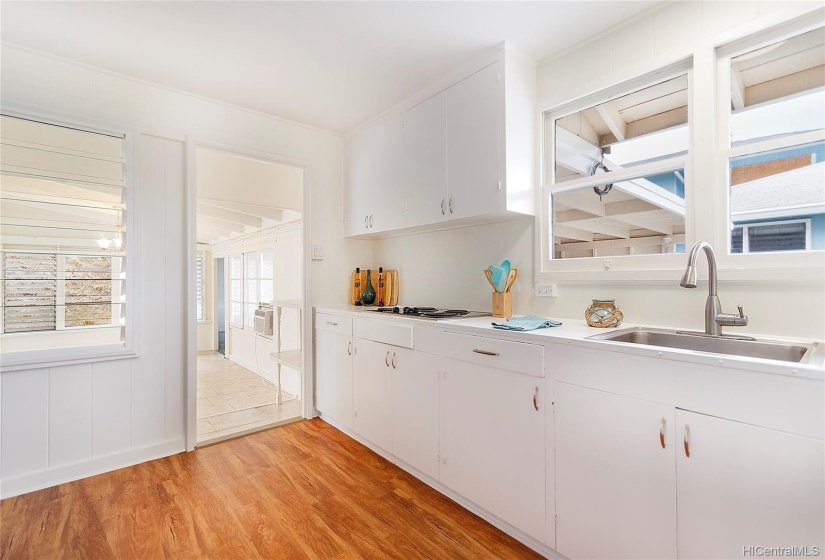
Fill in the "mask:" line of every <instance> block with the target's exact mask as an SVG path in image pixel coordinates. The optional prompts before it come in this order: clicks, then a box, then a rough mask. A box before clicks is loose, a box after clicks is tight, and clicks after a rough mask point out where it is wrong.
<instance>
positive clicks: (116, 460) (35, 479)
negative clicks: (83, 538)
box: [0, 438, 186, 498]
mask: <svg viewBox="0 0 825 560" xmlns="http://www.w3.org/2000/svg"><path fill="white" fill-rule="evenodd" d="M182 451H186V441H185V440H184V438H178V439H173V440H169V441H165V442H163V443H157V444H154V445H148V446H146V447H139V448H137V449H129V450H128V451H122V452H120V453H113V454H111V455H105V456H103V457H95V458H93V459H89V460H87V461H82V462H79V463H72V464H70V465H62V466H59V467H55V468H52V469H46V470H43V471H37V472H34V473H29V474H24V475H20V476H16V477H13V478H9V479H4V480H2V481H0V498H11V497H13V496H19V495H20V494H27V493H29V492H34V491H35V490H42V489H44V488H50V487H52V486H56V485H58V484H63V483H65V482H72V481H74V480H80V479H81V478H86V477H89V476H94V475H96V474H102V473H106V472H110V471H115V470H118V469H122V468H124V467H131V466H132V465H137V464H138V463H144V462H146V461H151V460H153V459H160V458H161V457H168V456H169V455H174V454H176V453H180V452H182Z"/></svg>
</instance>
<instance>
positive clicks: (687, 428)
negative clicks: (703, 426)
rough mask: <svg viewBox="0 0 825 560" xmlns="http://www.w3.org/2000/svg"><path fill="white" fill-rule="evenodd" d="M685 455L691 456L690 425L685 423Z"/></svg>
mask: <svg viewBox="0 0 825 560" xmlns="http://www.w3.org/2000/svg"><path fill="white" fill-rule="evenodd" d="M685 457H690V426H688V425H687V424H685Z"/></svg>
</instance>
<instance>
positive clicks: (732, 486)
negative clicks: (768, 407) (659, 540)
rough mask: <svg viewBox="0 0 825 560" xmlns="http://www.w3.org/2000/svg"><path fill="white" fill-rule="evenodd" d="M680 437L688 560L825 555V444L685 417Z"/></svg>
mask: <svg viewBox="0 0 825 560" xmlns="http://www.w3.org/2000/svg"><path fill="white" fill-rule="evenodd" d="M676 430H677V433H678V437H679V442H678V443H679V445H678V449H677V451H676V458H677V459H676V470H677V496H678V504H679V506H678V511H679V515H678V518H679V558H680V559H681V558H741V557H747V556H750V557H756V556H757V555H758V553H757V551H756V547H782V548H786V547H787V548H790V547H800V548H801V547H808V551H807V552H808V554H804V553H797V554H796V555H797V556H800V555H810V554H811V551H812V550H813V548H814V547H819V551H820V552H819V554H822V553H823V551H825V489H824V488H823V486H824V485H825V481H823V478H825V460H824V459H823V457H825V443H823V442H822V441H819V440H816V439H811V438H806V437H801V436H797V435H793V434H788V433H785V432H779V431H775V430H769V429H766V428H761V427H758V426H751V425H748V424H742V423H739V422H733V421H730V420H723V419H720V418H715V417H712V416H705V415H703V414H696V413H693V412H687V411H683V410H677V411H676ZM688 452H689V454H690V455H689V456H688ZM748 547H754V548H752V549H749V548H748Z"/></svg>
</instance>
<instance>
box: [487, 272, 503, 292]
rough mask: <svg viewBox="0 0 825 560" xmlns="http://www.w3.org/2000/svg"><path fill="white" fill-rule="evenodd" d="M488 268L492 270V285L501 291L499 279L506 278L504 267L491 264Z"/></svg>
mask: <svg viewBox="0 0 825 560" xmlns="http://www.w3.org/2000/svg"><path fill="white" fill-rule="evenodd" d="M490 270H492V271H493V286H495V287H496V291H497V292H500V291H501V287H500V286H501V281H502V280H503V279H506V278H507V275H506V274H504V269H502V268H501V267H500V266H491V267H490Z"/></svg>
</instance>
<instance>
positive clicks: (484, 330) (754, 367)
mask: <svg viewBox="0 0 825 560" xmlns="http://www.w3.org/2000/svg"><path fill="white" fill-rule="evenodd" d="M374 309H375V308H374V307H363V306H354V305H333V306H320V307H317V308H316V311H320V312H325V313H333V314H341V315H349V316H352V317H362V318H368V319H370V320H374V321H404V322H411V323H412V324H414V325H415V326H416V327H428V328H437V329H441V330H445V331H452V332H464V333H467V334H476V335H485V336H488V335H493V336H495V337H496V338H503V339H510V340H519V341H523V342H534V343H556V344H561V343H567V344H575V345H576V346H588V347H593V348H598V349H600V350H609V351H614V352H621V353H629V354H636V355H642V356H649V357H654V358H660V359H671V360H678V361H683V362H690V363H695V364H706V365H713V366H717V367H719V366H721V367H731V368H735V369H746V370H750V371H754V372H759V373H768V374H774V375H786V376H789V377H793V378H805V379H815V380H819V381H825V344H823V342H822V341H815V340H802V342H815V343H818V346H817V348H816V351H815V352H814V354H813V356H812V357H811V358H810V359H809V360H808V362H807V363H804V364H795V363H791V362H779V361H776V360H763V359H759V358H748V357H741V356H732V355H722V354H710V353H704V352H694V351H691V350H681V349H677V348H662V347H654V346H645V345H636V344H627V343H622V342H610V341H605V340H589V339H588V337H590V336H593V335H597V334H603V333H606V332H610V331H613V330H617V329H615V328H614V329H602V328H596V327H591V326H589V325H588V324H587V323H586V322H585V321H584V320H583V319H557V320H559V321H561V322H562V326H560V327H550V328H546V329H537V330H533V331H526V332H520V331H506V330H501V329H495V328H493V326H492V323H493V322H494V321H503V320H504V319H498V318H495V317H492V316H490V317H475V318H472V319H448V320H440V321H432V320H428V319H421V318H417V317H411V316H409V315H399V314H394V313H376V312H374V311H372V310H374ZM548 318H550V319H554V318H553V317H548ZM631 327H649V328H663V329H673V327H672V326H666V325H638V324H633V323H622V325H621V326H620V327H618V329H626V328H631ZM748 336H753V337H754V338H757V339H766V340H777V341H781V340H787V341H791V339H783V338H782V337H776V336H760V335H752V334H751V333H748ZM793 341H794V342H800V340H793Z"/></svg>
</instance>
